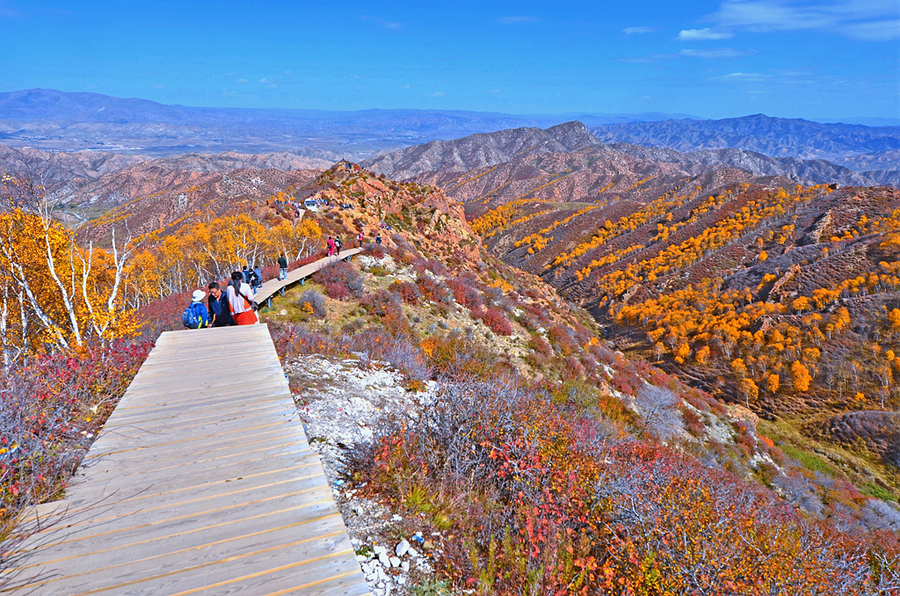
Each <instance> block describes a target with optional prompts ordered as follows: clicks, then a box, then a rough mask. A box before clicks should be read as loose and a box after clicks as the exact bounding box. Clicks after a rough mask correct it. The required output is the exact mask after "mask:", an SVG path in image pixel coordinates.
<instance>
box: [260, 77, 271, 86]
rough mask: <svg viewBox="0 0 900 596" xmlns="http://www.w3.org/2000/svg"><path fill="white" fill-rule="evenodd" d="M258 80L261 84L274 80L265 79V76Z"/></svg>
mask: <svg viewBox="0 0 900 596" xmlns="http://www.w3.org/2000/svg"><path fill="white" fill-rule="evenodd" d="M259 82H260V84H261V85H265V84H267V83H274V82H275V81H273V80H272V79H267V78H265V77H263V78H261V79H260V80H259Z"/></svg>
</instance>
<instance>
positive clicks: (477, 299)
mask: <svg viewBox="0 0 900 596" xmlns="http://www.w3.org/2000/svg"><path fill="white" fill-rule="evenodd" d="M447 285H449V286H450V289H451V290H453V297H454V298H455V299H456V301H457V302H458V303H459V304H460V305H461V306H465V307H466V308H468V309H469V310H473V311H474V310H478V309H480V308H481V307H483V306H484V299H483V298H482V297H481V292H479V291H478V290H476V289H475V288H473V287H472V286H470V285H469V284H468V283H466V282H465V281H463V280H462V279H460V278H456V279H450V280H448V281H447Z"/></svg>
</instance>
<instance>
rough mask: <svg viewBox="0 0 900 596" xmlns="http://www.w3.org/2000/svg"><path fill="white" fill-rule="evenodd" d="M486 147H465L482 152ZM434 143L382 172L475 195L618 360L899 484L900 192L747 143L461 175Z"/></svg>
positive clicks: (619, 152) (505, 253)
mask: <svg viewBox="0 0 900 596" xmlns="http://www.w3.org/2000/svg"><path fill="white" fill-rule="evenodd" d="M473 141H474V139H473V138H470V139H466V140H465V142H460V143H459V145H458V146H456V149H460V148H462V147H466V148H467V151H470V152H471V153H472V154H474V155H477V154H478V147H477V145H475V144H473ZM447 145H448V143H445V144H444V147H443V148H442V149H441V152H440V153H441V154H443V155H452V154H453V152H452V151H451V150H450V148H448V147H447ZM432 146H433V145H432ZM492 146H493V144H488V147H492ZM426 147H427V146H423V147H421V148H419V149H418V151H416V150H414V149H406V150H403V151H401V152H399V154H398V155H396V156H394V157H393V158H392V159H391V160H390V161H387V160H384V159H382V160H380V161H374V162H373V163H372V166H373V167H375V168H378V167H379V164H391V165H393V166H398V165H400V166H402V171H405V172H412V171H420V173H419V174H418V175H417V176H416V179H417V180H422V181H427V182H430V183H433V184H438V185H441V186H442V187H443V188H444V189H445V190H446V192H447V194H448V196H450V197H453V198H456V199H457V200H460V201H463V202H464V203H465V204H466V213H467V216H468V218H469V219H470V221H471V222H472V228H473V230H475V231H476V232H477V233H478V234H479V235H480V236H481V237H482V239H483V240H484V242H485V244H486V246H487V248H488V250H489V252H491V253H492V254H494V255H496V256H498V257H500V258H502V259H503V260H504V261H506V262H507V263H509V264H512V265H514V266H516V267H519V268H521V269H524V270H526V271H529V272H531V273H533V274H536V275H539V276H541V277H542V278H543V279H544V280H545V281H547V282H548V283H550V284H551V285H553V286H554V287H555V288H557V289H558V290H559V291H560V292H561V293H562V295H563V296H564V297H565V298H567V299H569V300H571V301H573V302H575V303H577V304H580V305H582V306H584V307H586V308H588V309H589V310H590V311H591V312H592V313H593V314H594V316H595V317H596V318H597V320H598V321H599V322H601V323H602V324H603V325H604V326H605V328H606V332H607V334H608V336H609V337H610V338H611V339H613V340H614V342H615V343H616V345H617V346H618V347H620V349H623V350H626V351H628V352H629V353H631V354H635V355H640V356H642V357H644V358H647V359H648V360H650V361H653V362H657V363H659V365H660V366H662V367H664V368H665V369H666V370H667V371H668V372H670V373H673V374H677V375H679V376H680V377H682V378H683V379H685V380H687V381H688V382H690V383H691V384H693V385H694V386H697V387H702V388H703V389H704V390H706V391H708V392H710V393H711V394H713V395H715V396H717V397H719V398H720V399H723V400H725V401H728V402H730V403H742V404H745V405H747V406H749V407H751V408H752V409H753V410H754V411H755V412H757V413H759V414H760V415H762V416H763V417H764V418H765V419H766V422H764V425H770V424H771V426H766V428H769V429H770V430H771V432H772V433H773V434H777V435H778V436H782V437H787V436H793V437H794V439H793V440H795V441H797V442H798V444H802V445H806V446H807V448H810V447H812V448H814V449H815V450H816V452H817V453H818V454H819V455H820V456H824V457H825V461H828V462H830V463H829V464H828V466H829V468H828V469H829V470H832V471H834V470H836V469H841V470H843V471H844V472H845V473H848V474H851V475H855V474H861V476H859V478H860V481H861V482H868V481H862V480H861V478H862V477H865V476H867V475H868V474H874V475H875V476H878V477H881V478H885V479H886V478H892V479H893V480H891V483H892V484H893V485H895V486H896V482H897V480H898V478H897V476H896V472H895V468H894V466H895V465H896V464H897V460H896V453H897V452H898V443H897V438H896V437H897V436H898V435H897V434H896V433H895V432H894V431H893V430H892V429H893V427H894V426H893V425H894V420H895V417H894V416H895V414H894V412H895V411H896V410H897V408H898V407H900V401H898V399H900V396H898V394H896V392H895V390H894V383H893V376H894V374H895V372H896V371H895V368H894V364H893V363H894V361H895V360H894V359H893V354H894V353H895V352H896V351H897V350H898V349H900V345H898V344H896V341H897V339H898V338H897V337H896V336H895V335H894V331H893V330H894V327H893V323H891V320H890V316H893V315H891V314H890V313H892V312H894V309H897V308H898V307H900V301H898V299H900V295H898V294H897V285H896V280H897V278H896V277H895V273H894V270H895V268H896V262H897V260H898V255H897V254H895V251H894V250H893V248H892V247H893V243H894V240H893V238H894V236H893V234H894V233H895V231H896V230H897V226H898V225H900V221H898V220H897V215H896V214H897V213H898V212H897V211H896V210H897V209H898V208H900V202H898V201H900V192H898V191H897V189H895V188H891V187H874V186H851V187H843V188H839V186H840V185H839V184H827V185H808V186H803V185H797V184H796V182H795V180H792V179H791V178H792V177H793V176H796V175H797V170H793V171H792V170H791V169H790V168H792V167H797V166H798V165H802V166H803V167H806V168H813V169H814V168H816V167H819V166H823V164H824V166H823V167H824V168H825V169H824V170H822V171H820V174H821V176H822V178H820V180H821V179H825V180H828V179H829V176H830V175H833V174H834V173H840V172H842V175H843V176H844V178H843V181H849V182H851V183H853V182H854V181H855V182H859V180H860V177H859V176H858V175H857V174H855V173H853V172H850V171H848V170H841V169H840V168H836V167H835V166H833V164H828V163H827V162H815V161H803V160H793V159H773V158H767V157H765V156H763V155H760V154H754V153H751V152H747V151H741V150H734V149H726V150H716V151H701V152H695V153H689V154H683V153H680V152H677V151H674V150H670V149H654V148H645V147H637V146H634V145H628V144H624V145H623V144H616V145H607V146H591V147H589V148H585V149H581V150H578V151H571V152H566V153H553V152H546V153H538V154H536V155H530V154H524V155H522V156H516V155H513V157H512V158H511V159H509V160H508V161H506V162H502V163H496V164H494V165H491V166H489V167H482V168H479V169H474V170H472V171H468V172H464V173H460V172H459V171H458V170H456V169H454V164H456V163H460V161H461V160H460V159H453V160H452V161H450V162H447V161H445V162H441V161H440V160H436V159H434V157H436V156H437V155H438V152H436V151H434V150H431V152H430V154H429V153H428V152H425V148H426ZM417 159H419V161H418V162H417V161H416V160H417ZM433 165H438V166H439V168H438V169H431V170H428V169H426V167H432V166H433ZM444 166H445V167H446V171H445V170H443V169H440V168H441V167H444ZM417 168H419V169H418V170H417ZM838 180H841V179H840V178H839V177H838ZM897 313H900V310H898V311H897ZM898 316H900V315H898ZM897 371H900V369H897ZM892 490H895V489H892Z"/></svg>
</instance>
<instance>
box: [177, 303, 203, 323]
mask: <svg viewBox="0 0 900 596" xmlns="http://www.w3.org/2000/svg"><path fill="white" fill-rule="evenodd" d="M195 305H196V306H200V304H199V303H197V302H191V303H190V304H189V305H188V307H187V308H186V309H184V312H183V313H181V322H182V323H184V326H185V327H187V328H188V329H200V328H201V327H203V326H204V323H205V321H204V320H203V316H202V315H201V314H200V312H199V311H200V309H199V308H194V306H195Z"/></svg>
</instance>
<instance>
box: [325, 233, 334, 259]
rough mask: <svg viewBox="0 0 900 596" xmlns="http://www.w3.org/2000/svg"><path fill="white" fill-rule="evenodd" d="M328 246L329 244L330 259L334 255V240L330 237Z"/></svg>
mask: <svg viewBox="0 0 900 596" xmlns="http://www.w3.org/2000/svg"><path fill="white" fill-rule="evenodd" d="M326 244H328V256H329V257H330V256H332V255H334V238H332V237H331V236H329V237H328V242H327V243H326Z"/></svg>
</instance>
